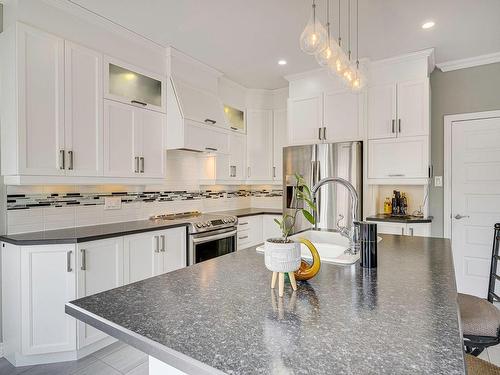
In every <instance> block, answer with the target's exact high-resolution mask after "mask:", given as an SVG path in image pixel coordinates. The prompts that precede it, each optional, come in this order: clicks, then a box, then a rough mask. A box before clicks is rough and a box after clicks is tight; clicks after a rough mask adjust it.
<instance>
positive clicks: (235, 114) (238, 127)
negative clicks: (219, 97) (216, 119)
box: [224, 105, 245, 133]
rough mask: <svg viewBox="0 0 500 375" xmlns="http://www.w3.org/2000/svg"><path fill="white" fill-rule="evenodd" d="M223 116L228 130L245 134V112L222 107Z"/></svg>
mask: <svg viewBox="0 0 500 375" xmlns="http://www.w3.org/2000/svg"><path fill="white" fill-rule="evenodd" d="M224 115H225V116H226V122H227V124H228V125H229V128H230V129H231V130H234V131H238V132H241V133H244V132H245V112H244V111H242V110H240V109H238V108H234V107H231V106H229V105H224Z"/></svg>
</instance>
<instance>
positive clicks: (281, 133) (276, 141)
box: [273, 109, 287, 181]
mask: <svg viewBox="0 0 500 375" xmlns="http://www.w3.org/2000/svg"><path fill="white" fill-rule="evenodd" d="M286 113H287V111H286V109H277V110H275V111H274V112H273V180H274V181H281V180H282V179H283V147H284V146H285V145H286V143H287V142H286V134H287V133H286Z"/></svg>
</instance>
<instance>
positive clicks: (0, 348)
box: [0, 342, 3, 358]
mask: <svg viewBox="0 0 500 375" xmlns="http://www.w3.org/2000/svg"><path fill="white" fill-rule="evenodd" d="M0 358H3V342H0Z"/></svg>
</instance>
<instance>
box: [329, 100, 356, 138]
mask: <svg viewBox="0 0 500 375" xmlns="http://www.w3.org/2000/svg"><path fill="white" fill-rule="evenodd" d="M323 119H324V120H323V122H324V127H325V129H324V133H323V139H324V140H326V141H328V142H342V141H354V140H359V139H362V131H361V121H360V94H358V93H355V92H352V91H350V90H349V91H347V90H341V91H333V92H325V94H324V103H323Z"/></svg>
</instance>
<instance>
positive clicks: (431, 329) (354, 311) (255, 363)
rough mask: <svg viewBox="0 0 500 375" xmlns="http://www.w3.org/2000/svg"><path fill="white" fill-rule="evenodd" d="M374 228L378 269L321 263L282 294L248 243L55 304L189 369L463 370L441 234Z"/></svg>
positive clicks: (240, 371) (449, 271) (250, 371)
mask: <svg viewBox="0 0 500 375" xmlns="http://www.w3.org/2000/svg"><path fill="white" fill-rule="evenodd" d="M382 238H383V239H382V241H381V242H380V243H379V245H378V246H379V250H378V251H379V255H378V264H379V266H378V268H377V269H373V270H368V269H363V268H360V266H359V263H357V264H355V265H352V266H335V265H330V264H322V266H321V271H320V273H319V274H318V275H317V276H316V277H315V278H314V279H312V280H310V282H299V289H298V290H297V292H295V293H293V292H292V291H291V288H290V286H289V285H288V284H287V285H286V288H285V297H284V298H283V299H279V298H278V296H277V291H273V290H271V289H270V287H269V284H270V280H271V273H270V272H269V271H267V270H266V268H265V266H264V257H263V255H262V254H258V253H257V252H256V251H255V248H249V249H246V250H241V251H238V252H236V253H231V254H228V255H225V256H222V257H219V258H215V259H212V260H209V261H206V262H202V263H199V264H196V265H194V266H191V267H188V268H184V269H180V270H177V271H174V272H171V273H168V274H164V275H160V276H157V277H153V278H150V279H147V280H144V281H140V282H137V283H134V284H130V285H126V286H123V287H120V288H116V289H113V290H110V291H107V292H103V293H99V294H95V295H93V296H89V297H86V298H82V299H79V300H76V301H72V302H70V303H68V304H67V305H66V312H67V313H68V314H70V315H72V316H74V317H75V318H77V319H79V320H82V321H84V322H86V323H88V324H90V325H92V326H94V327H96V328H98V329H100V330H102V331H104V332H106V333H108V334H110V335H111V336H114V337H116V338H118V339H119V340H122V341H124V342H127V343H129V344H130V345H132V346H134V347H136V348H138V349H139V350H142V351H143V352H145V353H148V354H150V355H152V356H153V357H155V358H157V359H159V360H161V361H164V362H166V363H168V364H170V365H172V366H174V367H176V368H178V369H180V370H181V371H184V372H186V373H188V374H214V373H221V372H223V373H231V374H312V373H313V374H373V373H376V374H449V375H451V374H465V367H464V354H463V347H462V340H461V333H460V328H459V322H458V313H457V303H456V298H457V293H456V289H455V276H454V270H453V259H452V254H451V247H450V242H449V240H447V239H438V238H424V237H403V236H391V235H382Z"/></svg>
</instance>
